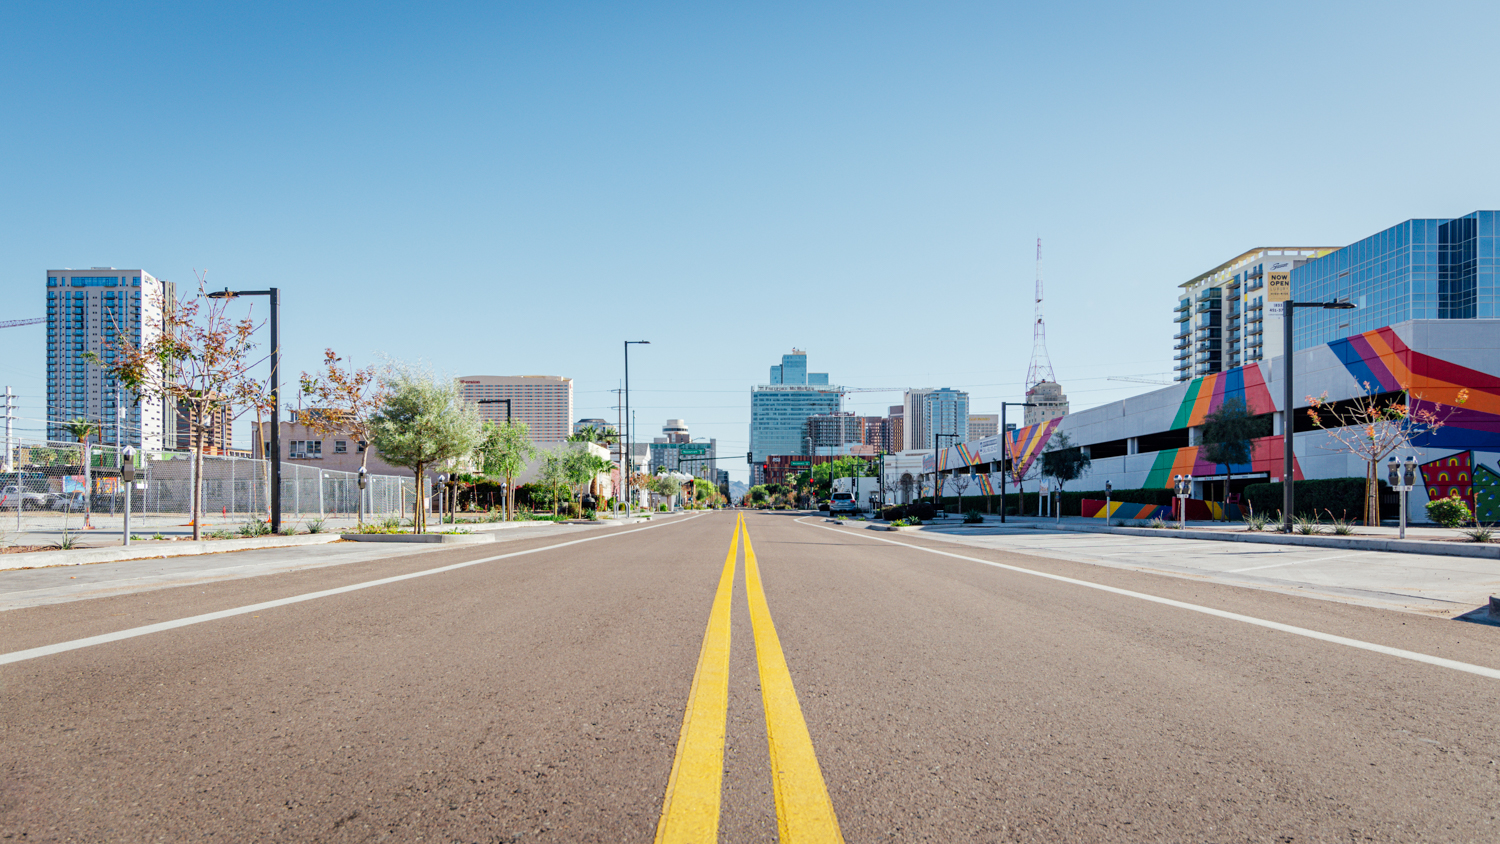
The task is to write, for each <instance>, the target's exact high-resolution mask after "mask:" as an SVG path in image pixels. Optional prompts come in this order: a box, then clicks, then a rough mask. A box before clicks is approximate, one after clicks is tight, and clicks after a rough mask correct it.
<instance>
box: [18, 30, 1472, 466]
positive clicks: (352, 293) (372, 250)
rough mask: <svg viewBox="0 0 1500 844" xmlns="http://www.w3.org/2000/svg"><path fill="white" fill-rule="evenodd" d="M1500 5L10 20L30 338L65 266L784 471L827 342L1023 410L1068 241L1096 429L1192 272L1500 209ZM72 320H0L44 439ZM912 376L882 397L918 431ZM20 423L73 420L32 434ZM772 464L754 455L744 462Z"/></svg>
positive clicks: (1054, 313) (880, 378)
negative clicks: (787, 419) (131, 271)
mask: <svg viewBox="0 0 1500 844" xmlns="http://www.w3.org/2000/svg"><path fill="white" fill-rule="evenodd" d="M1497 31H1500V5H1497V4H1494V3H1462V2H1456V3H1445V4H1443V5H1441V6H1438V7H1427V6H1424V5H1422V4H1413V3H1399V4H1397V3H1369V2H1366V3H1258V4H1253V5H1243V4H1241V5H1234V4H1228V5H1225V4H1205V3H1158V4H1146V5H1142V4H1121V3H1104V2H1099V3H1034V4H1002V3H976V4H957V3H953V4H932V3H922V4H916V3H913V4H888V3H887V4H877V3H848V4H830V3H821V4H819V3H787V4H773V3H755V4H736V5H731V4H704V3H682V4H631V5H627V4H604V3H598V4H568V3H546V4H530V7H529V8H528V7H526V6H523V5H522V4H498V3H476V4H457V3H453V4H431V3H422V4H416V3H414V4H410V5H408V6H405V7H400V6H394V5H389V4H365V3H359V4H355V3H318V4H308V3H270V2H264V3H256V4H242V5H240V6H238V7H237V8H231V7H230V6H229V5H228V4H196V3H195V4H188V3H182V4H151V3H130V4H107V3H93V4H82V3H79V4H72V3H70V4H61V3H22V2H13V3H7V4H4V5H0V78H3V80H4V84H3V85H0V114H3V118H4V119H3V121H0V127H3V129H0V247H3V248H0V284H3V285H4V291H5V294H6V295H5V302H6V303H7V307H5V309H4V311H3V313H0V319H14V318H21V317H29V316H40V315H42V314H43V313H44V302H45V293H44V288H43V285H44V280H43V271H44V270H45V269H47V268H49V267H58V266H67V267H87V266H94V265H112V266H116V267H136V266H139V267H144V268H145V269H147V270H149V271H150V272H152V273H154V274H156V275H157V276H158V277H163V278H168V279H171V280H173V281H175V282H177V283H178V284H179V285H182V284H185V283H191V281H192V278H193V273H194V270H195V269H196V270H200V271H201V270H206V271H207V273H208V277H209V280H210V283H211V284H212V285H214V286H225V285H227V286H231V287H247V286H254V287H261V286H266V285H276V286H279V287H281V288H282V290H283V296H284V302H285V304H284V305H283V309H284V323H285V331H284V335H283V336H284V341H283V342H284V344H285V348H286V351H287V356H288V363H287V369H288V373H289V375H291V376H293V379H292V380H294V376H295V374H296V372H297V371H299V370H301V369H304V368H311V367H313V366H314V365H316V363H317V360H318V357H319V356H320V354H321V350H322V349H323V348H324V347H325V346H331V347H333V348H334V349H336V350H338V351H339V352H340V353H342V354H346V355H349V356H351V357H352V358H354V359H355V360H356V361H365V362H375V361H377V356H378V355H380V354H388V355H390V356H393V357H396V358H401V359H408V360H416V359H422V360H425V361H427V362H428V363H430V364H431V365H432V366H433V367H434V368H436V369H437V370H439V371H441V372H447V373H451V374H461V373H463V374H467V373H487V374H538V373H545V374H560V375H567V376H571V377H572V378H573V379H574V382H575V390H576V394H575V395H576V407H575V410H576V415H577V416H579V417H585V416H601V417H606V418H610V419H613V418H614V417H615V412H614V410H613V409H612V406H613V404H614V396H613V394H612V393H611V392H609V391H611V390H613V389H614V388H615V387H616V386H617V385H618V383H619V380H620V377H621V361H620V357H621V355H620V341H621V340H623V339H626V338H631V339H637V338H639V339H648V340H650V341H651V342H652V345H651V346H649V347H644V348H641V347H637V349H638V351H636V352H634V353H633V354H632V359H631V364H632V366H631V374H632V379H631V386H632V393H633V399H632V404H633V405H634V406H635V407H636V408H637V410H638V413H637V418H638V419H639V424H640V429H641V431H642V432H643V433H651V432H654V431H657V430H659V428H660V425H661V423H662V421H663V420H665V419H666V418H667V417H681V418H684V419H686V420H687V421H688V423H689V425H690V426H691V428H692V431H693V434H694V435H704V436H714V437H717V438H718V439H719V442H720V447H721V452H722V453H729V454H734V453H740V452H743V451H745V450H746V446H747V440H748V422H749V388H750V386H751V385H752V384H755V383H760V382H761V381H763V380H764V379H765V377H766V370H767V368H768V367H769V366H770V365H771V364H772V363H775V362H777V361H778V359H779V356H780V355H781V354H782V353H783V352H785V351H788V350H789V349H790V348H791V347H792V346H794V345H795V346H797V347H799V348H804V349H807V350H808V352H809V354H810V360H811V368H812V369H814V370H817V371H825V370H826V371H828V372H830V373H831V374H832V380H833V382H834V383H838V384H845V385H849V386H869V387H913V386H955V387H961V388H965V389H968V390H969V391H970V392H971V394H972V396H973V400H972V406H973V409H974V410H975V411H976V412H983V411H992V410H998V403H999V402H1000V401H1001V400H1006V399H1019V398H1020V394H1021V382H1022V380H1023V379H1024V377H1025V371H1026V365H1027V359H1028V356H1029V354H1030V350H1031V331H1030V322H1031V291H1032V285H1033V275H1034V274H1033V262H1034V243H1035V239H1036V238H1037V237H1038V236H1041V237H1042V238H1043V239H1044V241H1045V247H1046V274H1047V283H1048V288H1047V290H1048V302H1047V318H1048V329H1049V340H1050V349H1051V356H1052V362H1053V364H1054V367H1055V369H1056V373H1057V376H1058V379H1059V380H1060V381H1061V382H1062V384H1063V385H1064V387H1065V388H1066V389H1067V392H1068V394H1069V395H1070V397H1071V398H1072V400H1073V407H1074V408H1082V407H1088V406H1092V405H1096V404H1100V403H1103V402H1106V401H1110V400H1113V399H1116V398H1120V397H1122V396H1124V395H1128V394H1131V393H1134V392H1138V391H1140V390H1143V389H1148V388H1146V387H1140V386H1132V385H1127V384H1121V383H1119V382H1110V381H1106V380H1104V379H1105V377H1106V376H1109V375H1131V374H1145V373H1161V372H1166V371H1167V370H1169V369H1170V366H1171V358H1170V354H1171V352H1170V339H1169V337H1170V334H1171V333H1172V331H1171V329H1172V325H1171V321H1170V311H1171V308H1172V306H1173V304H1174V302H1175V299H1174V296H1175V293H1176V285H1177V284H1179V283H1181V282H1183V281H1186V280H1187V279H1189V278H1191V277H1192V276H1194V275H1196V274H1198V273H1200V272H1202V271H1204V270H1207V269H1209V268H1211V267H1213V266H1214V265H1216V264H1218V263H1220V262H1222V261H1224V260H1226V259H1228V258H1230V257H1232V256H1234V255H1235V254H1238V253H1239V252H1240V251H1243V250H1244V249H1247V248H1250V247H1252V246H1260V245H1280V244H1296V245H1303V244H1319V245H1321V244H1329V245H1340V244H1344V243H1348V242H1351V241H1353V240H1356V239H1358V238H1360V237H1363V236H1365V235H1367V234H1370V233H1372V232H1374V231H1377V230H1379V229H1381V228H1384V227H1386V226H1389V225H1392V224H1394V223H1397V222H1399V221H1401V220H1404V219H1407V218H1410V217H1449V216H1456V215H1460V214H1465V213H1468V212H1470V211H1473V210H1475V209H1477V208H1494V207H1496V206H1497V205H1500V193H1497V188H1500V165H1497V161H1500V159H1497V156H1496V155H1495V152H1494V149H1495V145H1496V139H1497V137H1500V131H1497V129H1500V116H1497V115H1500V110H1497V109H1496V108H1495V93H1494V90H1493V82H1494V79H1495V56H1496V52H1495V46H1494V41H1493V38H1494V33H1495V32H1497ZM43 338H44V331H43V329H42V328H41V327H28V328H17V329H7V330H5V331H0V378H3V382H4V383H9V384H11V385H13V386H14V387H15V388H16V390H17V391H18V392H19V393H20V394H21V395H22V396H24V397H25V399H24V400H23V404H22V415H23V416H25V417H28V418H30V419H33V420H36V419H41V418H42V416H43V412H42V405H43V397H44V395H45V371H44V368H43V367H44V363H43V345H44V339H43ZM898 400H899V394H898V393H890V394H865V395H863V396H861V397H860V400H859V401H857V402H853V403H852V404H851V406H852V407H853V408H854V409H857V410H870V411H875V410H876V409H879V408H883V407H884V406H885V405H888V404H892V403H895V402H897V401H898ZM22 427H23V428H26V427H38V428H39V427H40V424H39V423H23V425H22ZM726 466H727V467H728V468H730V469H731V471H732V472H733V474H734V477H736V478H738V479H741V480H743V479H744V477H745V474H746V473H745V469H744V464H743V463H738V464H736V463H727V464H726Z"/></svg>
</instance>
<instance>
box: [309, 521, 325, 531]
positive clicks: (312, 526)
mask: <svg viewBox="0 0 1500 844" xmlns="http://www.w3.org/2000/svg"><path fill="white" fill-rule="evenodd" d="M327 524H328V520H327V519H323V518H318V519H308V520H307V532H308V533H322V532H323V528H324V526H325V525H327Z"/></svg>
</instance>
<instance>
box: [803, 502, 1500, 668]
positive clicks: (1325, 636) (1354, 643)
mask: <svg viewBox="0 0 1500 844" xmlns="http://www.w3.org/2000/svg"><path fill="white" fill-rule="evenodd" d="M797 522H798V523H799V524H804V525H808V526H809V527H815V528H822V529H823V530H831V531H834V532H835V533H842V534H848V535H853V536H856V537H861V538H863V539H872V540H874V541H876V542H885V543H887V544H890V545H900V546H901V547H903V548H911V549H913V550H916V551H926V552H927V553H929V554H938V555H940V556H944V557H952V558H954V559H955V560H967V561H968V562H971V563H979V564H981V565H986V566H993V567H994V568H997V569H1005V570H1006V571H1013V572H1018V573H1020V574H1030V575H1034V576H1036V577H1045V578H1047V579H1048V580H1056V581H1058V582H1059V583H1069V584H1072V585H1074V586H1084V587H1087V588H1089V589H1097V590H1099V591H1101V592H1111V593H1113V594H1116V595H1124V596H1125V597H1127V598H1136V599H1139V600H1142V601H1150V602H1152V603H1155V604H1163V605H1165V606H1169V607H1176V608H1178V609H1182V610H1189V611H1191V612H1196V613H1202V614H1204V615H1211V616H1215V617H1217V618H1226V619H1229V620H1230V621H1239V622H1243V623H1245V624H1253V625H1255V626H1257V627H1264V628H1267V629H1268V630H1279V631H1281V632H1282V633H1291V634H1292V635H1294V636H1304V637H1306V638H1309V639H1317V640H1319V641H1323V642H1331V643H1333V644H1335V645H1344V646H1345V647H1350V648H1358V649H1359V650H1363V651H1372V652H1374V653H1378V654H1385V655H1386V656H1394V657H1399V658H1401V659H1409V660H1412V661H1413V662H1422V663H1426V664H1428V665H1436V666H1438V667H1439V668H1451V669H1452V670H1454V671H1463V672H1465V673H1467V674H1477V675H1479V676H1480V677H1488V678H1490V679H1491V680H1500V669H1495V668H1486V667H1485V666H1483V665H1474V664H1472V663H1468V662H1459V661H1458V660H1455V659H1444V658H1443V657H1440V656H1431V655H1429V654H1423V653H1417V652H1416V651H1408V650H1403V649H1401V648H1392V647H1389V646H1387V645H1377V644H1375V643H1374V642H1362V641H1360V640H1359V639H1350V638H1347V637H1344V636H1335V635H1333V634H1331V633H1322V632H1319V631H1317V630H1309V629H1307V628H1306V627H1295V626H1293V625H1290V624H1282V623H1281V622H1279V621H1267V620H1266V619H1263V618H1256V617H1255V616H1250V615H1240V614H1239V613H1235V612H1229V611H1227V610H1219V609H1214V608H1213V607H1204V606H1199V605H1198V604H1189V603H1186V602H1184V601H1174V600H1172V599H1171V598H1162V597H1160V596H1157V595H1147V594H1146V593H1144V592H1132V591H1131V590H1129V589H1120V588H1118V587H1115V586H1105V585H1104V584H1102V583H1091V582H1089V581H1087V580H1078V579H1077V578H1072V577H1064V576H1063V575H1060V574H1049V573H1047V572H1044V571H1036V570H1034V569H1027V568H1021V567H1020V566H1012V565H1007V564H1005V563H996V562H992V561H990V560H981V559H979V558H978V557H965V556H964V555H962V554H954V553H952V552H949V551H939V550H938V549H936V548H923V547H922V546H920V545H908V544H907V543H905V542H896V541H895V540H892V539H886V538H884V537H880V536H863V535H862V534H857V533H852V532H851V531H845V530H839V529H837V528H831V527H824V526H823V525H819V524H814V523H812V522H805V521H803V520H802V519H798V520H797Z"/></svg>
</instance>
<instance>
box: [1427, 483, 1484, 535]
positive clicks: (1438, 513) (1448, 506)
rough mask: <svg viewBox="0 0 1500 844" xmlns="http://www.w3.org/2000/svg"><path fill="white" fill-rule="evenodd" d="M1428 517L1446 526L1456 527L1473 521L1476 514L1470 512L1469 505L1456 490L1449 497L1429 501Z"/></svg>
mask: <svg viewBox="0 0 1500 844" xmlns="http://www.w3.org/2000/svg"><path fill="white" fill-rule="evenodd" d="M1427 518H1429V519H1432V520H1433V521H1434V522H1437V523H1438V524H1440V525H1442V526H1443V527H1445V528H1456V527H1458V526H1460V525H1462V524H1464V523H1465V522H1470V521H1473V519H1474V514H1473V513H1471V512H1469V505H1468V504H1465V503H1464V500H1463V499H1462V498H1459V497H1458V495H1457V493H1456V492H1455V493H1454V494H1452V495H1450V496H1448V497H1447V498H1439V499H1438V500H1436V501H1429V502H1427Z"/></svg>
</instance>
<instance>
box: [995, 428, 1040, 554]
mask: <svg viewBox="0 0 1500 844" xmlns="http://www.w3.org/2000/svg"><path fill="white" fill-rule="evenodd" d="M1037 406H1038V405H1037V404H1036V403H1035V402H1027V401H1003V402H1000V524H1002V525H1003V524H1005V495H1006V492H1005V481H1006V478H1007V476H1009V475H1010V431H1008V430H1006V424H1005V409H1006V408H1007V407H1037ZM1016 512H1017V513H1019V512H1021V510H1020V507H1017V508H1016Z"/></svg>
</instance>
